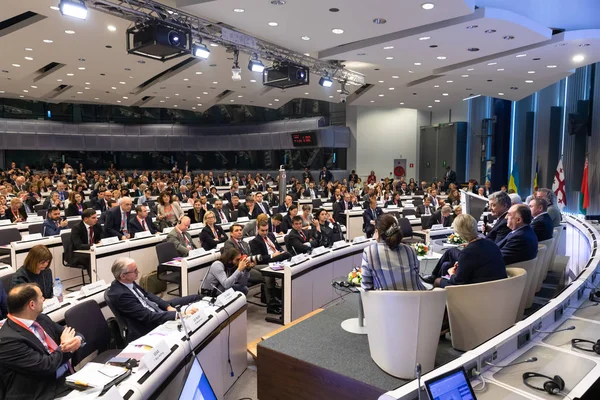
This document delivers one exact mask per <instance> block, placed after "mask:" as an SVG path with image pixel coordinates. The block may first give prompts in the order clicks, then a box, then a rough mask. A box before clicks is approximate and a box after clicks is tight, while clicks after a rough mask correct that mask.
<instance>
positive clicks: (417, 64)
mask: <svg viewBox="0 0 600 400" xmlns="http://www.w3.org/2000/svg"><path fill="white" fill-rule="evenodd" d="M413 64H414V65H416V66H417V67H418V66H419V65H421V63H420V62H416V63H413Z"/></svg>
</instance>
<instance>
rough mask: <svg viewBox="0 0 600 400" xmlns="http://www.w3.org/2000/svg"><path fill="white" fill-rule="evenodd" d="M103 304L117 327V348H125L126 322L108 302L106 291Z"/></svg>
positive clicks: (110, 302)
mask: <svg viewBox="0 0 600 400" xmlns="http://www.w3.org/2000/svg"><path fill="white" fill-rule="evenodd" d="M109 290H110V289H109ZM104 302H105V303H106V305H107V306H108V308H110V311H112V313H113V315H114V316H115V320H116V321H117V325H118V326H119V337H118V338H117V339H118V340H117V342H120V343H119V346H118V347H125V346H126V345H127V344H128V343H129V341H128V340H127V322H125V318H123V316H122V315H121V313H120V312H119V310H117V309H116V308H115V305H114V304H113V302H112V301H111V300H110V297H109V296H108V290H105V291H104Z"/></svg>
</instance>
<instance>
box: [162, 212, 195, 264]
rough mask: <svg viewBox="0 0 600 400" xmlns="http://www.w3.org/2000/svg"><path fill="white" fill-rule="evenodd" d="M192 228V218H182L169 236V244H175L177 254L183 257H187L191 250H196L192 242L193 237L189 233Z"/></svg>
mask: <svg viewBox="0 0 600 400" xmlns="http://www.w3.org/2000/svg"><path fill="white" fill-rule="evenodd" d="M189 228H190V218H189V217H181V219H180V220H179V223H178V224H177V225H175V228H173V230H172V231H171V232H169V234H168V235H167V242H170V243H173V244H174V245H175V249H176V250H177V253H179V255H180V256H181V257H187V256H188V254H190V250H194V249H195V248H196V245H195V244H194V242H193V241H192V236H191V235H190V234H189V233H188V229H189Z"/></svg>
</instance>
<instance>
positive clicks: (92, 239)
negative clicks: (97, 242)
mask: <svg viewBox="0 0 600 400" xmlns="http://www.w3.org/2000/svg"><path fill="white" fill-rule="evenodd" d="M93 244H94V228H92V227H91V226H90V246H91V245H93Z"/></svg>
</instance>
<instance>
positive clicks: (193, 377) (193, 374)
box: [179, 357, 217, 400]
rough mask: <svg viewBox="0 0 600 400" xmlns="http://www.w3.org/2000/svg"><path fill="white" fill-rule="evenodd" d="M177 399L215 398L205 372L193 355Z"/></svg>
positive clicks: (197, 399)
mask: <svg viewBox="0 0 600 400" xmlns="http://www.w3.org/2000/svg"><path fill="white" fill-rule="evenodd" d="M179 400H217V396H216V395H215V392H214V391H213V389H212V387H211V386H210V383H209V382H208V379H207V377H206V374H205V373H204V371H203V370H202V367H201V366H200V363H199V362H198V359H197V358H195V357H194V360H193V361H192V367H191V368H190V372H189V373H188V375H187V377H186V378H185V383H184V385H183V389H182V390H181V394H180V395H179Z"/></svg>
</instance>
